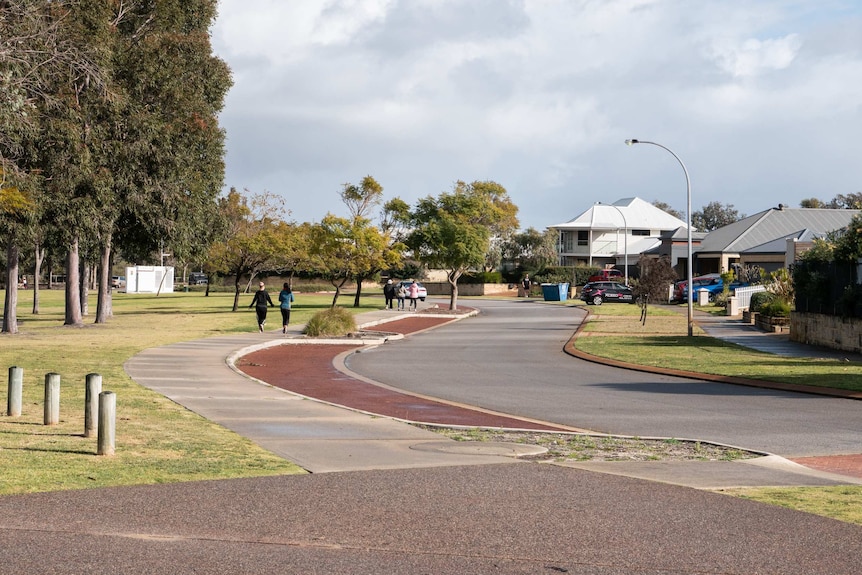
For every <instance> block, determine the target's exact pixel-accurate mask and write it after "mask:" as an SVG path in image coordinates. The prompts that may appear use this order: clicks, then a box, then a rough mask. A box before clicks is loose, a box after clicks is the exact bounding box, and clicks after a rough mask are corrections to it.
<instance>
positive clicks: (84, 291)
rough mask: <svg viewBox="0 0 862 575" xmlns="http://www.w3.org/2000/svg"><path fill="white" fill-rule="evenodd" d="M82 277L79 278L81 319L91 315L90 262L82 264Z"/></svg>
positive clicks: (85, 261)
mask: <svg viewBox="0 0 862 575" xmlns="http://www.w3.org/2000/svg"><path fill="white" fill-rule="evenodd" d="M80 268H81V277H80V278H78V280H79V282H78V285H79V287H80V290H79V293H78V297H79V298H81V317H87V316H88V315H90V262H88V261H87V260H84V261H82V262H81V266H80Z"/></svg>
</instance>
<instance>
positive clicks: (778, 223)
mask: <svg viewBox="0 0 862 575" xmlns="http://www.w3.org/2000/svg"><path fill="white" fill-rule="evenodd" d="M859 213H860V210H834V209H814V208H786V207H783V206H780V205H779V207H777V208H770V209H768V210H765V211H762V212H759V213H757V214H754V215H753V216H748V217H747V218H743V219H741V220H739V221H738V222H734V223H732V224H730V225H727V226H724V227H723V228H719V229H717V230H714V231H712V232H710V233H709V234H707V236H706V237H705V238H704V239H703V241H702V242H701V244H700V248H699V249H698V250H697V253H698V254H705V253H741V252H744V251H745V250H748V249H751V248H754V247H757V246H761V245H763V244H766V243H769V242H772V241H773V240H776V239H783V238H786V237H788V236H790V235H792V234H795V233H798V232H799V231H800V230H806V229H807V230H809V231H811V232H812V233H816V234H826V233H829V232H831V231H835V230H839V229H841V228H843V227H846V226H847V225H848V224H849V223H850V220H851V219H852V218H853V216H855V215H856V214H859Z"/></svg>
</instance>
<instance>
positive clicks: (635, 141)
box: [626, 140, 640, 146]
mask: <svg viewBox="0 0 862 575" xmlns="http://www.w3.org/2000/svg"><path fill="white" fill-rule="evenodd" d="M633 144H640V142H638V141H637V140H626V146H631V145H633Z"/></svg>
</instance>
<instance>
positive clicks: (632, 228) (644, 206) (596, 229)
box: [548, 198, 687, 268]
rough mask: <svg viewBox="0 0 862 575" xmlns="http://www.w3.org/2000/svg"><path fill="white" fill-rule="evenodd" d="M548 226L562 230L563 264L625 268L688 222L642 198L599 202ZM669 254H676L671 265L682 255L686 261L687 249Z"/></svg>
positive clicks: (560, 231) (561, 253)
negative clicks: (611, 202)
mask: <svg viewBox="0 0 862 575" xmlns="http://www.w3.org/2000/svg"><path fill="white" fill-rule="evenodd" d="M548 227H549V229H552V230H555V231H556V232H557V233H558V234H559V236H558V237H559V239H558V241H557V252H558V256H559V265H561V266H581V265H583V266H597V267H611V266H618V267H621V268H622V267H624V266H626V265H628V266H633V265H636V264H637V263H638V258H639V257H640V254H642V253H644V252H647V251H650V250H655V249H656V248H658V247H659V246H660V245H661V244H662V239H661V238H662V237H663V236H668V237H676V236H674V234H676V233H678V232H679V230H680V228H681V229H682V232H683V234H685V233H686V231H687V227H686V222H684V221H682V220H680V219H679V218H677V217H675V216H672V215H670V214H669V213H667V212H665V211H663V210H660V209H659V208H657V207H655V206H654V205H652V204H651V203H649V202H646V201H644V200H642V199H640V198H624V199H621V200H617V201H616V202H614V203H613V204H595V205H593V206H592V207H590V209H588V210H587V211H585V212H584V213H582V214H581V215H579V216H578V217H576V218H575V219H573V220H570V221H568V222H565V223H562V224H556V225H553V226H548ZM685 245H686V246H687V242H686V244H685ZM669 255H672V257H675V258H676V259H675V260H673V259H672V261H671V265H677V264H678V263H679V259H680V257H681V258H682V265H683V266H684V265H685V260H686V257H687V251H685V250H683V251H679V250H672V254H669Z"/></svg>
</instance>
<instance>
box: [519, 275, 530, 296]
mask: <svg viewBox="0 0 862 575" xmlns="http://www.w3.org/2000/svg"><path fill="white" fill-rule="evenodd" d="M532 283H533V282H531V281H530V275H529V274H527V275H525V276H524V279H523V281H522V283H521V285H522V286H523V287H524V297H530V288H531V287H532Z"/></svg>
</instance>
